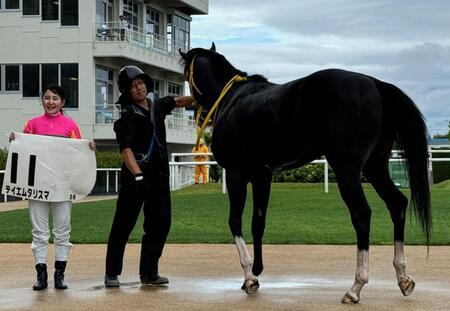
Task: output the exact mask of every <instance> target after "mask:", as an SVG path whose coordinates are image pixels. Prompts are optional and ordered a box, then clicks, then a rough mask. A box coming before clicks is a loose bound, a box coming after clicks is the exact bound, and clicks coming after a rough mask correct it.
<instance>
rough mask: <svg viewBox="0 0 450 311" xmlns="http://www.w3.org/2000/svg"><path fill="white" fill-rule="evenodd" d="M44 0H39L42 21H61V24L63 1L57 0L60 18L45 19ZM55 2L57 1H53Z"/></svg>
mask: <svg viewBox="0 0 450 311" xmlns="http://www.w3.org/2000/svg"><path fill="white" fill-rule="evenodd" d="M44 1H46V0H39V2H40V8H39V10H40V13H41V14H40V16H41V22H44V23H55V22H59V23H60V25H61V22H60V21H61V1H60V0H57V2H58V4H57V5H58V10H57V13H58V18H57V19H44V8H43V3H44ZM47 1H52V0H47ZM53 4H55V1H53Z"/></svg>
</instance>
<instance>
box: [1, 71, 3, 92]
mask: <svg viewBox="0 0 450 311" xmlns="http://www.w3.org/2000/svg"><path fill="white" fill-rule="evenodd" d="M1 91H3V86H2V66H0V92H1Z"/></svg>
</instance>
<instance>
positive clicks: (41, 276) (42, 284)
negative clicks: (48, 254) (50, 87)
mask: <svg viewBox="0 0 450 311" xmlns="http://www.w3.org/2000/svg"><path fill="white" fill-rule="evenodd" d="M35 268H36V272H37V282H36V283H34V285H33V290H43V289H46V288H47V286H48V283H47V279H48V274H47V265H46V264H45V263H38V264H37V265H36V266H35Z"/></svg>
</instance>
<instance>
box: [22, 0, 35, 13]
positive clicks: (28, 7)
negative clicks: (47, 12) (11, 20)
mask: <svg viewBox="0 0 450 311" xmlns="http://www.w3.org/2000/svg"><path fill="white" fill-rule="evenodd" d="M22 6H23V8H22V14H23V15H39V0H26V1H22Z"/></svg>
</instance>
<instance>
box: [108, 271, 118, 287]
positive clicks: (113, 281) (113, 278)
mask: <svg viewBox="0 0 450 311" xmlns="http://www.w3.org/2000/svg"><path fill="white" fill-rule="evenodd" d="M105 287H120V282H119V278H118V277H117V275H107V274H105Z"/></svg>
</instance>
